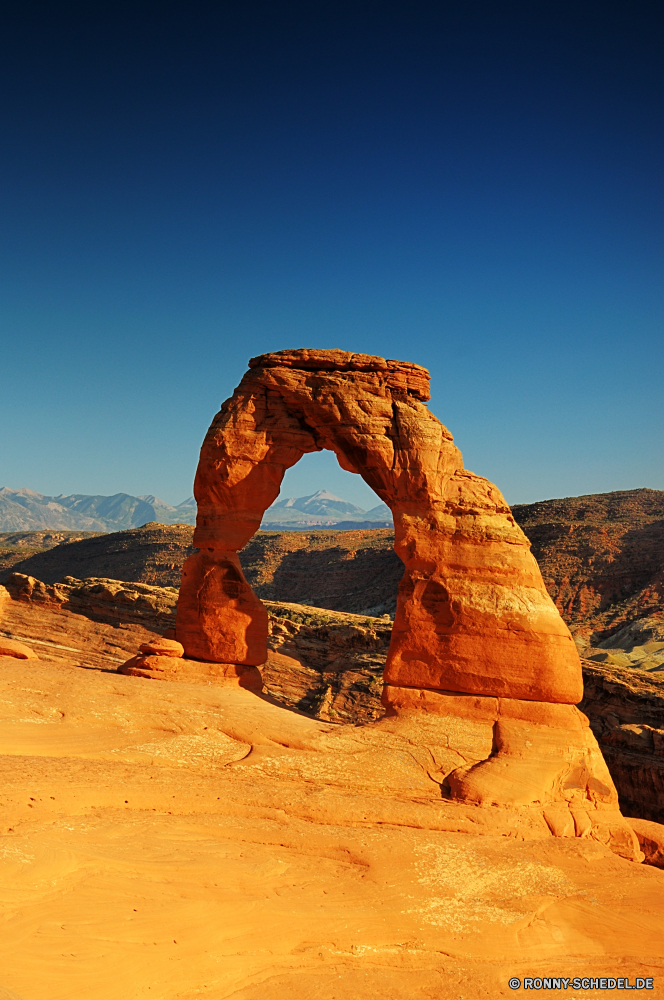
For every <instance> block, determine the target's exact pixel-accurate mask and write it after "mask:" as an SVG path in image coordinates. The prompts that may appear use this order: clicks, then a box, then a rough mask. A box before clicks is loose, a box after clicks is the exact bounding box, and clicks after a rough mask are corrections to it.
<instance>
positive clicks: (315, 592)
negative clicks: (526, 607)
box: [0, 489, 664, 648]
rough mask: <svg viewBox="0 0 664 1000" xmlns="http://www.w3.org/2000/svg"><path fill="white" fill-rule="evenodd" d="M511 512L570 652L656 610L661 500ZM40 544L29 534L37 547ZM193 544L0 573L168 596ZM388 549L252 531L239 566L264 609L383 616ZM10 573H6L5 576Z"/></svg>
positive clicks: (392, 559)
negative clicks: (89, 580) (147, 588)
mask: <svg viewBox="0 0 664 1000" xmlns="http://www.w3.org/2000/svg"><path fill="white" fill-rule="evenodd" d="M513 511H514V516H515V518H516V520H517V521H518V523H519V524H520V525H521V527H522V528H523V530H524V531H525V532H526V534H527V535H528V537H529V538H530V540H531V542H532V546H533V553H534V554H535V557H536V558H537V560H538V562H539V564H540V566H541V569H542V574H543V576H544V580H545V583H546V585H547V587H548V589H549V592H550V593H551V596H552V597H553V599H554V601H555V602H556V604H557V606H558V608H559V610H560V612H561V614H562V616H563V618H564V619H565V620H566V621H567V623H568V625H569V626H570V627H571V629H572V631H573V632H574V634H575V636H576V637H577V638H578V641H579V644H580V646H581V647H584V646H588V647H592V648H596V647H599V646H600V644H603V643H604V641H605V640H607V639H610V637H611V636H612V635H613V634H615V633H617V632H618V631H619V630H620V629H621V628H622V627H623V626H624V625H625V624H627V623H628V622H631V621H634V620H636V619H640V618H644V617H647V616H648V615H649V614H651V613H653V612H657V611H658V610H662V609H663V608H664V492H662V491H658V490H645V489H644V490H628V491H623V492H618V493H604V494H598V495H595V496H587V497H571V498H567V499H564V500H546V501H542V502H541V503H536V504H527V505H521V506H517V507H514V508H513ZM43 534H44V533H43V532H40V533H36V534H35V539H36V543H38V544H41V543H40V542H39V538H41V536H42V535H43ZM51 535H52V537H55V533H51ZM192 536H193V528H190V527H187V526H186V525H174V526H166V525H161V524H155V523H151V524H147V525H145V527H143V528H135V529H132V530H130V531H123V532H116V533H114V534H109V535H105V536H101V537H88V538H86V539H84V540H81V541H71V540H67V544H62V545H59V546H58V547H57V548H53V549H51V550H50V551H49V552H42V553H39V554H36V555H33V556H31V557H30V558H28V559H25V558H24V559H21V558H20V557H14V556H15V554H14V556H13V557H12V559H11V566H13V568H15V569H16V570H18V571H20V572H23V573H28V574H30V575H32V576H35V577H37V578H38V579H40V580H44V581H46V582H47V583H53V582H55V581H56V580H59V579H62V577H63V576H66V575H71V576H75V577H89V576H96V577H112V578H114V579H117V580H136V581H140V582H143V583H148V584H152V585H162V586H172V587H177V586H179V581H180V572H181V568H182V564H183V562H184V560H185V559H186V557H187V555H188V554H189V553H190V552H191V551H192V547H191V544H192ZM0 537H1V536H0ZM5 537H6V536H5ZM79 537H80V536H79ZM393 539H394V534H393V532H392V531H391V530H389V529H384V528H383V529H364V530H355V531H340V530H325V531H323V530H315V529H312V530H309V531H259V532H258V533H257V534H256V535H255V536H254V537H253V538H252V539H251V541H250V542H249V543H248V544H247V545H246V546H245V548H244V549H243V551H242V552H241V553H240V561H241V563H242V566H243V568H244V571H245V574H246V576H247V579H248V580H249V582H250V583H251V585H252V587H253V588H254V590H255V591H256V593H257V594H258V595H259V596H260V597H261V598H262V599H264V600H268V601H290V602H295V603H299V604H307V605H311V606H314V607H319V608H328V609H329V610H333V611H344V612H350V613H354V614H372V615H382V614H385V613H388V614H392V613H393V611H394V608H395V604H396V593H397V587H398V584H399V580H400V578H401V575H402V572H403V567H402V563H401V561H400V560H399V559H398V557H397V556H396V554H395V553H394V550H393V548H392V544H393ZM1 565H2V564H1V563H0V566H1ZM9 568H10V564H9V563H5V574H4V575H5V576H6V575H7V570H8V569H9ZM0 579H1V577H0Z"/></svg>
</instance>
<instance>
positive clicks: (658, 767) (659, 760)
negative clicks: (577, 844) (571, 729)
mask: <svg viewBox="0 0 664 1000" xmlns="http://www.w3.org/2000/svg"><path fill="white" fill-rule="evenodd" d="M583 678H584V695H583V701H582V702H581V705H580V708H581V709H582V711H584V712H585V713H586V714H587V715H588V717H589V718H590V726H591V728H592V730H593V732H594V734H595V736H596V737H597V739H598V742H599V745H600V748H601V750H602V754H603V755H604V759H605V760H606V763H607V765H608V768H609V770H610V772H611V777H612V778H613V781H614V783H615V786H616V789H617V791H618V795H619V799H620V807H621V809H622V811H623V813H625V814H626V815H628V816H639V817H641V818H643V819H645V820H652V821H654V822H657V823H663V822H664V682H663V681H662V679H661V674H655V675H654V676H653V675H649V674H648V673H644V672H641V671H637V670H634V669H630V668H625V667H619V666H613V665H611V664H604V663H596V662H593V661H590V660H584V661H583Z"/></svg>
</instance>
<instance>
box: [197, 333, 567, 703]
mask: <svg viewBox="0 0 664 1000" xmlns="http://www.w3.org/2000/svg"><path fill="white" fill-rule="evenodd" d="M428 399H429V374H428V372H427V370H426V369H424V368H421V367H420V366H418V365H414V364H410V363H407V362H402V361H392V360H385V359H384V358H380V357H372V356H369V355H363V354H351V353H349V352H345V351H338V350H331V351H315V350H291V351H279V352H277V353H274V354H265V355H262V356H260V357H258V358H254V359H252V360H251V361H250V363H249V371H248V372H247V374H246V375H245V376H244V378H243V379H242V381H241V383H240V385H239V386H238V388H237V389H236V391H235V393H234V394H233V396H232V397H231V398H230V399H229V400H227V401H226V402H225V403H224V404H223V405H222V407H221V410H220V411H219V413H218V414H217V415H216V417H215V418H214V420H213V422H212V425H211V427H210V429H209V431H208V433H207V435H206V437H205V441H204V443H203V446H202V449H201V456H200V462H199V465H198V471H197V473H196V481H195V486H194V493H195V496H196V500H197V502H198V519H197V526H196V532H195V535H194V544H195V545H196V546H197V547H198V548H199V552H198V553H197V554H195V555H193V556H191V557H190V558H189V559H188V560H187V563H186V565H185V568H184V573H183V578H182V586H181V591H180V599H179V603H178V620H177V637H178V639H179V640H180V641H181V642H182V643H183V645H184V648H185V655H186V656H187V657H191V658H194V659H198V660H205V661H211V662H213V663H225V664H236V665H240V666H248V665H260V664H262V663H263V662H264V661H265V659H266V638H267V614H266V612H265V609H264V608H263V606H262V604H261V602H260V601H259V600H258V599H257V598H256V596H255V595H254V594H253V592H252V591H251V588H250V587H249V586H248V584H247V583H246V581H245V579H244V576H243V574H242V570H241V568H240V563H239V560H238V557H237V551H238V550H239V549H240V548H242V546H243V545H245V544H246V542H247V541H248V540H249V538H251V536H252V535H253V534H254V532H255V531H256V530H257V529H258V527H259V525H260V522H261V518H262V516H263V513H264V511H265V509H266V508H267V507H268V506H269V505H270V504H271V503H272V502H273V501H274V500H275V499H276V498H277V496H278V493H279V488H280V485H281V481H282V479H283V476H284V473H285V471H286V469H288V468H290V467H291V466H292V465H294V464H295V463H296V462H297V461H298V460H299V459H300V458H301V457H302V455H304V454H306V453H308V452H314V451H319V450H321V449H324V448H325V449H330V450H332V451H334V452H335V454H336V456H337V458H338V460H339V464H340V465H341V466H342V468H344V469H346V470H348V471H350V472H356V473H358V474H359V475H361V476H362V478H363V479H364V480H365V482H367V483H368V485H369V486H370V487H371V488H372V489H373V490H374V491H375V492H376V493H377V494H378V496H379V497H381V499H382V500H384V501H385V502H386V503H387V504H388V505H389V507H390V508H391V510H392V512H393V515H394V525H395V550H396V552H397V554H398V555H399V556H400V558H401V559H402V561H403V563H404V567H405V570H404V576H403V579H402V582H401V585H400V587H399V594H398V603H397V613H396V617H395V623H394V629H393V636H392V643H391V646H390V652H389V656H388V660H387V665H386V669H385V683H386V687H385V696H384V697H385V701H386V704H388V706H389V705H399V704H405V703H411V704H422V703H424V702H426V703H427V704H428V705H429V707H430V708H431V707H434V708H435V696H434V695H433V693H434V692H440V693H447V694H449V693H456V694H457V695H458V694H460V693H463V694H468V695H481V696H488V697H489V698H509V699H520V700H525V701H536V702H549V703H558V704H564V705H573V704H575V703H576V702H578V701H579V700H580V698H581V696H582V681H581V667H580V662H579V657H578V654H577V652H576V648H575V646H574V643H573V641H572V638H571V635H570V633H569V630H568V629H567V627H566V626H565V624H564V622H563V621H562V619H561V618H560V615H559V614H558V611H557V610H556V608H555V606H554V605H553V602H552V601H551V599H550V598H549V596H548V594H547V592H546V589H545V587H544V583H543V581H542V577H541V574H540V571H539V568H538V566H537V563H536V562H535V559H534V558H533V556H532V555H531V553H530V545H529V542H528V540H527V539H526V537H525V535H524V534H523V532H522V531H521V529H520V528H519V527H518V526H517V525H516V523H515V522H514V519H513V518H512V515H511V512H510V510H509V507H508V506H507V504H506V503H505V500H504V499H503V497H502V495H501V493H500V491H499V490H498V489H497V488H496V487H495V486H493V485H492V484H491V483H489V482H488V481H487V480H486V479H483V478H482V477H480V476H476V475H474V474H473V473H471V472H468V471H467V470H465V469H464V468H463V461H462V458H461V453H460V452H459V450H458V449H457V448H456V447H455V445H454V443H453V440H452V435H451V434H450V433H449V431H447V429H446V428H445V427H444V426H443V425H442V424H441V423H440V421H439V420H438V419H437V418H436V417H434V416H433V415H432V414H431V413H430V412H429V410H428V409H427V407H426V406H425V403H426V401H427V400H428ZM429 692H431V693H432V694H431V695H429V694H428V693H429Z"/></svg>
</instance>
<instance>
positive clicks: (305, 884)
mask: <svg viewBox="0 0 664 1000" xmlns="http://www.w3.org/2000/svg"><path fill="white" fill-rule="evenodd" d="M261 393H262V394H263V395H262V396H261ZM259 398H263V399H267V400H268V404H267V407H268V409H267V411H266V412H265V413H263V414H261V412H260V410H256V408H255V400H256V399H259ZM427 398H428V396H427V374H426V372H425V370H424V369H421V368H418V366H415V365H408V364H406V363H403V362H385V361H384V359H381V358H373V357H369V356H365V355H348V354H345V353H344V352H335V351H330V352H315V351H300V352H297V351H295V352H293V351H291V352H280V353H278V354H273V355H266V356H263V357H262V358H258V359H254V361H252V363H251V368H250V371H249V373H248V374H247V376H245V379H244V380H243V382H242V384H241V386H240V387H239V389H238V390H237V391H236V394H235V396H234V397H233V398H232V399H231V400H229V401H227V403H226V404H224V407H222V411H221V412H220V414H218V415H217V417H216V418H215V421H214V422H213V424H212V427H211V429H210V432H209V433H208V436H207V438H206V442H205V444H204V446H203V450H202V453H201V462H200V465H199V473H198V478H197V485H196V494H197V499H198V521H197V525H198V526H197V528H196V534H194V528H193V526H192V525H191V523H190V521H191V520H193V518H191V517H187V519H185V520H184V521H183V522H182V521H181V522H175V523H172V521H171V519H172V518H173V519H174V518H175V516H176V515H171V514H170V513H168V512H167V514H168V517H167V518H165V521H166V523H160V522H159V521H157V520H149V521H148V522H147V523H144V524H143V525H142V526H140V525H138V524H132V525H130V526H128V527H125V528H123V530H117V531H110V532H109V530H108V529H109V524H108V522H104V523H102V522H101V521H99V515H100V511H101V513H102V514H103V513H104V512H105V511H106V512H108V510H109V509H110V508H109V507H108V505H107V506H106V507H103V506H102V504H101V501H103V500H105V499H107V498H87V499H88V500H89V499H95V500H96V501H97V502H96V506H94V505H92V506H91V505H90V504H87V507H86V511H85V512H84V513H83V514H82V515H81V516H84V517H88V518H91V519H92V520H93V522H94V517H97V522H96V523H92V524H87V526H86V527H85V528H81V527H79V526H78V522H77V524H76V525H74V526H72V522H71V521H69V522H67V523H68V525H69V526H63V521H59V522H57V523H55V522H54V524H47V523H46V522H45V521H44V520H42V521H40V522H39V525H40V526H38V527H34V524H33V527H32V528H27V529H25V530H22V529H21V528H20V527H19V528H16V530H14V525H15V524H16V522H12V523H11V524H9V525H6V527H7V530H6V531H5V532H4V533H3V534H2V535H1V536H0V571H1V576H0V580H1V581H2V583H3V584H4V586H3V587H2V589H1V590H0V663H1V664H2V674H1V675H0V689H1V691H2V694H1V704H2V708H1V711H2V714H3V726H2V736H1V740H2V757H1V758H0V766H1V767H2V770H3V778H2V782H1V784H0V833H1V834H2V837H1V840H0V867H1V868H2V879H1V884H2V893H3V903H4V905H3V922H4V923H3V930H4V933H3V935H2V940H1V941H0V951H1V953H2V961H1V962H0V969H1V970H2V971H1V972H0V997H3V998H4V997H6V998H8V1000H9V998H15V1000H16V998H19V1000H60V998H61V1000H69V998H74V997H82V998H83V997H86V998H87V997H90V998H92V997H94V998H101V1000H105V998H108V1000H116V998H117V1000H120V998H147V997H158V998H164V1000H193V998H194V997H203V996H206V997H211V998H217V1000H226V998H231V997H232V998H237V1000H258V998H261V1000H282V998H286V997H291V996H297V997H301V998H303V1000H355V998H357V997H366V998H368V1000H378V998H379V997H380V998H388V1000H397V998H399V1000H401V998H405V997H407V998H409V1000H410V998H413V1000H417V998H422V1000H429V998H434V997H435V998H438V997H441V996H455V997H456V996H458V997H460V998H467V1000H475V998H480V997H487V998H490V997H500V996H510V995H513V994H514V993H515V990H516V989H518V990H520V989H525V988H528V983H529V982H530V981H531V980H532V983H533V984H534V985H532V987H530V988H534V989H542V988H547V989H548V988H551V989H558V990H561V989H565V990H566V994H565V995H567V996H574V997H576V998H586V997H598V996H600V997H601V996H605V995H607V996H608V995H614V989H615V988H625V984H627V987H630V986H631V987H633V986H635V985H636V987H637V988H643V989H644V990H649V989H650V986H651V981H652V982H653V988H654V989H655V991H656V989H657V987H658V983H659V981H660V980H661V979H662V976H663V975H664V953H663V950H662V943H661V928H662V926H663V924H664V901H663V900H664V897H663V894H662V888H663V886H664V882H663V881H662V880H663V879H664V825H660V824H664V686H663V685H664V681H663V680H662V679H663V678H664V576H663V573H664V493H662V492H658V491H656V490H648V489H641V490H632V491H624V492H616V493H607V494H599V495H594V496H586V497H577V498H569V499H566V500H550V501H543V502H541V503H537V504H530V505H525V506H521V507H515V508H513V509H512V510H511V511H510V509H509V508H508V507H507V505H506V504H505V502H504V500H503V499H502V497H501V495H500V493H499V492H498V490H497V489H496V488H495V487H494V486H492V484H490V483H488V482H487V481H486V480H483V479H481V477H479V476H474V475H473V474H472V473H469V472H467V471H466V470H464V469H463V465H462V463H461V459H460V454H459V452H458V451H457V450H456V448H455V447H454V445H453V444H452V439H451V435H450V434H449V432H447V430H446V429H445V428H443V427H442V425H440V424H439V423H438V421H436V420H435V418H433V417H431V415H430V414H429V412H428V410H427V409H426V406H425V405H424V403H425V401H426V399H427ZM247 400H253V401H254V402H252V404H251V405H252V407H253V409H247V405H248V404H247ZM325 407H332V409H333V410H334V412H336V413H337V415H338V414H343V419H337V420H336V421H330V419H329V415H328V411H327V410H326V409H325ZM249 412H251V413H252V414H253V415H252V417H251V420H250V421H249V420H248V418H247V413H249ZM330 412H331V411H330ZM395 413H396V414H398V417H397V418H395V417H394V414H395ZM298 414H299V416H298ZM295 418H297V420H296V419H295ZM385 420H386V421H387V423H385V422H384V421H385ZM395 420H396V424H395V423H394V421H395ZM303 427H308V428H313V429H314V430H313V431H312V430H308V431H306V432H305V431H304V430H303ZM386 428H390V429H389V434H387V431H386ZM308 434H309V435H312V436H313V438H312V437H307V435H308ZM321 447H327V448H330V449H332V450H334V451H335V452H336V453H337V455H338V457H339V458H340V461H341V462H342V464H343V463H346V465H347V466H348V467H349V468H350V467H352V468H353V471H358V472H360V473H361V474H362V475H363V476H365V478H366V479H367V481H368V482H369V484H370V485H371V486H372V487H373V488H374V489H375V490H377V491H378V495H379V496H381V497H382V498H383V499H384V500H385V503H384V504H382V506H381V507H380V508H376V509H375V510H373V511H369V512H367V511H364V510H362V509H361V508H355V509H354V510H351V509H350V508H351V507H352V505H346V508H345V509H344V508H342V507H339V506H337V507H333V506H331V505H332V504H344V503H345V502H344V501H340V500H339V498H337V497H334V496H332V495H331V494H326V493H324V491H319V493H317V494H314V498H315V499H314V500H313V504H312V498H311V497H305V498H301V500H302V502H301V503H300V501H297V500H296V501H293V500H291V501H289V502H288V504H287V505H286V504H283V505H281V506H280V505H279V502H277V501H276V496H275V495H272V494H271V493H270V491H271V490H272V486H271V485H270V484H271V483H273V482H274V481H279V477H278V475H277V474H276V473H274V469H275V468H279V467H280V468H281V469H282V471H281V475H283V465H284V462H287V463H291V464H292V462H293V461H295V460H296V459H297V455H298V453H299V454H301V453H302V452H306V451H307V450H312V449H315V448H321ZM288 449H290V451H289V450H288ZM239 461H241V462H243V463H244V466H243V470H244V471H243V473H242V475H241V476H240V475H238V471H237V470H238V465H237V463H238V462H239ZM279 463H281V465H280V464H279ZM344 467H346V466H344ZM277 491H278V486H277ZM2 493H3V496H5V497H7V494H9V493H13V494H17V493H21V494H22V495H23V497H24V499H25V497H26V496H27V497H28V500H29V502H30V504H33V505H34V506H35V507H37V506H38V507H39V508H40V512H38V513H39V516H43V515H44V510H46V509H47V506H48V504H44V503H41V501H39V502H38V501H36V500H35V499H34V497H35V496H36V497H39V496H41V495H40V494H30V491H2ZM28 494H30V496H28ZM121 496H124V495H121ZM43 499H44V500H46V501H48V502H50V501H51V499H52V498H43ZM64 499H65V500H67V501H70V500H71V503H70V505H69V507H67V505H66V504H62V503H60V504H59V506H60V507H61V508H62V509H63V510H69V514H67V515H66V516H67V517H70V516H71V510H72V508H73V506H74V504H75V502H76V503H79V504H80V498H79V500H75V499H74V500H72V498H64ZM84 499H85V498H84ZM110 499H114V498H110ZM55 500H58V501H61V500H63V498H55ZM129 500H131V501H132V503H127V502H126V501H125V500H123V501H122V504H121V505H120V506H121V507H122V510H120V514H121V516H122V517H125V516H126V517H133V516H134V515H135V513H136V511H137V510H138V511H139V513H140V509H141V508H139V507H138V506H137V505H136V504H133V500H136V501H137V503H139V502H140V503H144V504H147V503H148V501H149V502H150V503H152V509H153V510H154V509H155V498H154V497H144V498H129ZM8 502H11V503H12V504H14V505H15V506H19V504H18V502H17V501H16V497H15V496H14V499H11V498H9V500H8ZM26 503H27V501H26ZM86 503H87V500H86ZM157 503H159V502H157ZM386 504H387V506H386ZM123 505H124V506H123ZM298 505H299V506H298ZM313 505H319V506H318V509H317V510H313V513H312V506H313ZM181 506H182V508H184V509H185V510H188V511H190V512H191V511H192V510H193V512H194V513H195V506H194V507H192V506H191V505H189V507H187V506H186V505H181ZM93 507H94V509H93ZM383 508H385V510H387V511H388V513H389V511H390V508H391V512H392V514H393V515H394V525H393V526H392V524H389V523H388V521H387V518H386V514H385V510H384V509H383ZM22 509H23V510H25V509H26V508H25V506H24V507H23V508H22ZM119 509H120V508H118V505H117V503H116V504H115V506H114V507H113V510H114V511H115V515H114V516H116V515H117V516H120V515H118V510H119ZM179 509H180V508H171V510H176V511H177V510H179ZM266 509H270V510H273V512H274V515H273V520H272V522H271V523H267V524H266V523H265V521H264V520H263V516H264V512H265V511H266ZM123 511H124V513H123ZM335 512H336V513H335ZM79 513H80V511H79ZM354 513H356V514H357V517H356V519H353V517H352V515H353V514H354ZM367 514H369V515H370V516H369V517H366V516H364V515H367ZM347 515H348V516H347ZM12 516H18V515H16V512H15V511H13V510H12ZM21 516H23V515H21ZM31 516H32V515H31ZM35 516H37V515H35ZM58 516H62V517H64V516H65V515H61V514H58ZM278 518H282V520H281V521H280V520H278ZM288 518H292V520H291V521H290V522H289V521H288ZM311 518H313V519H314V520H313V524H311V523H307V519H311ZM316 518H317V519H318V520H316ZM380 518H382V521H381V520H379V519H380ZM326 519H327V523H325V521H326ZM262 520H263V523H262V527H263V530H258V531H257V529H259V528H260V526H261V522H262ZM321 521H322V522H323V523H321ZM289 523H290V527H291V529H292V530H287V529H288V527H289ZM372 524H378V525H380V526H376V527H372V526H371V525H372ZM395 543H396V552H395ZM236 552H238V555H235V553H236ZM397 553H398V554H397ZM533 556H535V557H536V559H537V562H535V559H534V558H533ZM538 564H539V568H538ZM540 571H541V572H540ZM259 599H260V600H259ZM561 616H562V617H561ZM577 705H578V708H577V707H576V706H577ZM514 977H516V979H518V981H519V985H518V987H516V986H515V984H514V982H512V985H510V979H512V980H514ZM618 984H620V985H618ZM659 986H660V989H661V983H659ZM649 995H650V994H649Z"/></svg>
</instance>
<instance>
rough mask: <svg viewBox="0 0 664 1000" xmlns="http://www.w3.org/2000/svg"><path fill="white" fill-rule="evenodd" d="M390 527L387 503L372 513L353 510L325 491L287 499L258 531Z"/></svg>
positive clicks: (270, 510) (269, 512) (269, 513)
mask: <svg viewBox="0 0 664 1000" xmlns="http://www.w3.org/2000/svg"><path fill="white" fill-rule="evenodd" d="M339 525H343V527H348V528H350V527H358V528H360V527H361V528H367V527H371V526H372V525H373V526H375V527H376V528H384V527H390V528H391V527H392V512H391V510H390V508H389V507H388V506H387V504H386V503H379V504H378V506H377V507H372V508H371V510H364V509H363V508H362V507H356V506H355V504H353V503H348V501H347V500H342V499H341V497H337V496H335V495H334V493H328V491H327V490H318V491H317V492H316V493H312V494H311V496H308V497H286V499H284V500H277V501H276V502H275V503H273V504H272V506H271V507H268V509H267V510H266V511H265V514H264V515H263V521H262V522H261V528H263V529H264V530H269V531H277V530H281V531H300V530H306V529H307V528H315V527H325V528H327V527H338V526H339Z"/></svg>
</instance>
